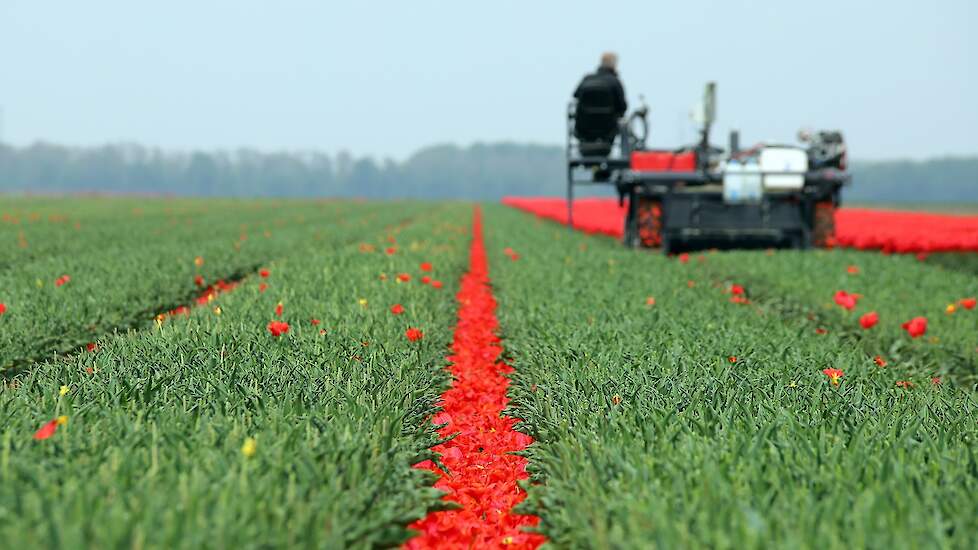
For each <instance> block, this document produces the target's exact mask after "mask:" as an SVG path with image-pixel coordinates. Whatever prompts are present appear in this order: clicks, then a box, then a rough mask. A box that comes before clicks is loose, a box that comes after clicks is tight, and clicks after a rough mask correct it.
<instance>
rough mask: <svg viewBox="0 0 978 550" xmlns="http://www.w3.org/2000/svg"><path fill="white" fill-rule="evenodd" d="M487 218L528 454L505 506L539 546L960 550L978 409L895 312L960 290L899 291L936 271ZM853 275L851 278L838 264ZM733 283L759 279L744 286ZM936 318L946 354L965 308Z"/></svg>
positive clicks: (972, 502)
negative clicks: (844, 300)
mask: <svg viewBox="0 0 978 550" xmlns="http://www.w3.org/2000/svg"><path fill="white" fill-rule="evenodd" d="M491 213H492V215H491V216H489V217H488V218H487V224H488V227H490V228H492V229H491V230H490V231H489V233H488V239H489V248H490V250H494V251H496V252H495V255H494V256H492V257H491V263H492V265H493V266H494V280H495V284H496V288H497V296H498V298H499V301H500V317H501V325H502V330H503V337H504V340H503V341H504V344H505V346H506V349H507V353H508V354H509V356H511V357H512V364H513V366H514V367H515V369H516V374H515V377H514V382H515V385H514V388H513V390H512V391H511V396H512V398H513V403H512V405H511V407H510V413H511V414H513V415H515V416H517V417H519V418H523V419H524V422H522V423H521V427H522V429H524V430H526V432H527V433H528V434H529V435H531V436H532V437H534V439H536V441H537V443H535V444H534V445H532V446H531V447H530V449H529V451H528V457H529V459H530V462H529V470H530V473H531V480H532V481H533V485H531V486H530V487H529V501H528V504H527V505H526V506H525V507H524V510H525V511H527V512H531V513H535V514H538V515H539V516H540V517H541V529H542V532H543V533H544V534H545V535H546V536H548V537H549V538H550V540H551V541H553V542H554V543H555V545H556V546H558V547H598V548H636V547H645V546H648V545H649V544H650V542H651V543H654V544H655V545H657V546H663V547H690V546H695V547H701V546H708V547H716V548H733V547H737V548H745V547H746V548H751V547H771V546H776V547H803V548H805V547H819V548H833V547H853V546H855V547H865V546H879V547H921V546H929V547H930V546H938V547H940V546H951V547H967V546H969V545H970V540H969V538H970V537H969V535H967V533H974V532H975V530H976V529H978V521H976V517H978V516H976V515H975V514H974V513H973V511H974V509H975V506H976V503H978V500H976V497H975V494H976V492H975V491H976V489H978V469H976V466H978V463H976V458H975V455H974V452H973V446H974V442H975V441H976V440H978V439H976V438H978V426H976V425H975V423H974V420H973V419H974V417H975V414H976V413H978V401H976V399H975V397H974V394H973V392H972V391H971V389H970V388H969V387H966V386H963V384H960V383H958V381H957V378H956V377H954V376H951V377H947V378H945V377H943V376H942V371H941V370H940V369H941V367H942V365H941V364H938V363H937V362H931V359H932V357H931V356H930V355H928V353H929V352H927V351H926V350H927V347H926V346H928V345H934V344H933V343H932V342H930V341H929V339H927V338H923V337H921V338H916V339H914V338H912V337H911V336H910V335H909V334H907V331H905V330H903V329H901V328H900V327H899V323H898V322H897V320H898V319H899V320H905V316H906V315H907V314H908V313H909V311H910V310H913V309H914V308H916V307H922V306H921V304H924V303H927V304H932V305H933V303H934V302H938V303H940V304H941V305H944V300H949V299H950V296H954V297H959V296H961V295H962V294H963V293H967V292H968V291H969V290H970V291H971V292H972V293H973V292H974V290H975V289H974V287H973V286H971V287H967V288H962V287H961V286H960V285H961V284H964V283H963V282H962V281H945V284H946V287H945V288H944V289H943V291H942V294H940V295H936V296H923V297H921V296H919V294H922V293H920V292H910V293H909V294H907V292H909V289H908V286H909V285H912V284H914V283H916V284H918V285H922V286H923V289H924V290H925V291H928V290H931V291H932V290H934V289H936V288H937V287H938V286H939V281H938V280H936V278H931V277H926V276H925V275H926V274H927V273H928V271H929V270H932V269H933V268H929V267H928V266H927V265H926V264H919V262H915V261H914V260H913V259H912V258H897V257H885V256H871V255H869V254H865V253H857V252H846V253H843V254H839V253H832V254H828V253H826V254H822V255H818V254H813V255H804V254H801V253H781V252H778V253H776V254H774V255H773V256H768V255H767V254H766V253H765V252H753V253H748V252H744V253H736V254H719V253H718V254H707V255H704V256H702V258H703V260H702V261H701V260H699V259H698V257H695V256H694V257H692V258H688V259H687V261H686V263H684V262H682V261H679V260H678V259H670V258H664V257H662V256H661V255H658V254H642V253H635V252H634V251H629V250H625V249H623V247H621V245H620V244H619V243H617V242H614V241H612V240H611V239H606V238H602V237H589V236H587V235H583V234H580V233H569V232H567V231H566V230H564V229H561V228H559V227H558V226H555V225H551V224H548V223H544V224H542V225H539V224H538V225H537V227H536V230H535V231H526V230H525V229H524V228H525V226H526V218H525V214H521V213H519V212H516V211H514V210H505V209H494V210H493V211H491ZM504 247H510V248H512V249H513V251H514V253H516V254H518V256H519V260H518V261H516V262H513V261H511V260H509V257H508V256H507V255H505V254H503V253H502V252H500V251H501V250H502V249H503V248H504ZM836 254H839V255H836ZM847 255H848V256H847ZM854 258H858V259H860V260H861V261H859V262H855V260H854ZM888 262H889V263H888ZM851 263H853V264H854V263H858V264H859V267H860V269H861V271H860V272H859V273H857V274H850V273H849V272H847V266H848V265H849V264H851ZM751 273H754V274H757V275H759V274H763V275H764V276H765V277H764V278H763V279H762V278H760V277H757V278H756V279H751V280H750V281H749V282H744V281H745V280H746V277H747V276H748V274H751ZM719 274H723V277H718V275H719ZM945 275H946V274H945ZM935 277H937V278H939V276H935ZM904 278H906V279H907V280H908V282H907V283H906V286H905V284H904V283H903V282H902V281H903V280H904ZM819 280H821V281H822V283H821V284H820V287H819V288H818V289H817V290H813V289H812V288H811V286H809V285H810V284H815V282H817V281H819ZM835 282H838V284H840V285H841V284H842V283H845V285H844V286H842V288H849V289H850V290H851V291H852V292H855V293H858V292H857V291H862V292H864V293H865V297H864V298H862V299H859V302H860V305H861V306H865V307H869V306H870V305H872V306H873V307H876V308H879V310H880V317H881V320H880V326H879V327H877V331H872V330H870V331H869V332H866V333H865V334H863V337H864V338H865V339H866V342H867V343H868V342H872V345H868V349H867V347H864V346H862V345H857V344H856V343H854V341H853V338H852V336H851V334H850V332H853V331H855V332H857V333H860V334H862V332H860V331H864V329H862V328H860V327H859V325H858V323H857V321H856V318H857V314H856V313H847V312H846V311H845V309H844V308H843V307H842V306H840V305H837V304H836V303H834V302H833V298H834V292H835V291H836V289H837V288H838V287H837V284H834V283H835ZM762 283H764V284H762ZM959 283H960V284H959ZM967 284H968V285H973V284H974V283H973V282H968V283H967ZM741 285H743V287H742V288H741ZM765 285H766V286H765ZM741 290H743V292H741ZM761 294H764V297H763V299H762V298H761V296H760V295H761ZM755 296H756V297H757V298H758V299H757V300H756V301H755ZM777 296H783V297H788V298H790V299H791V300H792V301H793V302H797V303H804V304H808V305H810V306H811V309H812V310H815V311H819V312H822V311H823V310H824V313H825V314H826V316H827V319H829V320H831V324H827V325H825V326H824V327H823V326H819V325H813V323H812V321H810V320H809V319H808V318H807V316H806V315H805V312H804V311H794V312H793V311H791V310H789V309H787V308H785V307H783V304H780V303H778V302H777V301H776V297H777ZM912 296H917V299H916V301H915V302H912V303H902V304H901V302H906V301H907V300H908V299H909V298H910V297H912ZM870 301H872V304H870V303H869V302H870ZM825 302H827V304H826V305H824V306H823V303H825ZM837 310H841V311H837ZM930 311H931V310H927V311H919V313H926V314H929V313H930ZM859 312H860V313H861V310H860V311H859ZM938 312H939V315H940V316H942V317H940V319H935V322H934V323H933V324H932V325H931V327H930V328H929V329H928V333H927V335H928V337H929V336H931V335H939V336H938V337H939V338H941V340H942V341H946V342H948V345H949V346H950V348H951V349H957V348H958V347H963V346H964V345H965V339H966V338H970V336H969V335H968V334H969V333H968V332H967V331H968V330H970V331H971V334H973V333H974V328H975V324H976V323H975V320H976V319H978V311H969V310H963V311H961V312H956V313H954V314H953V315H952V316H949V317H943V316H944V315H946V314H945V313H944V312H943V311H942V310H941V309H938ZM966 315H968V316H967V317H966ZM826 322H828V321H826ZM956 323H960V324H961V326H962V327H963V328H960V330H959V328H958V327H957V325H956ZM854 324H855V326H856V328H855V329H851V327H852V326H853V325H854ZM819 328H821V329H822V330H817V329H819ZM900 332H902V334H899V333H900ZM897 338H900V339H899V340H897ZM897 341H899V342H901V343H902V345H903V346H904V348H902V349H899V353H897V349H895V342H897ZM876 349H882V350H883V355H886V356H887V357H888V362H887V363H886V364H885V366H881V365H880V364H879V363H878V362H877V361H875V360H874V359H875V354H874V353H873V352H872V351H868V350H876ZM973 352H974V350H972V353H973ZM887 354H889V355H887ZM971 360H972V361H973V355H972V359H971Z"/></svg>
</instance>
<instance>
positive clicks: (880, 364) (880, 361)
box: [873, 355, 886, 367]
mask: <svg viewBox="0 0 978 550" xmlns="http://www.w3.org/2000/svg"><path fill="white" fill-rule="evenodd" d="M873 362H874V363H876V366H877V367H885V366H886V359H883V356H882V355H877V356H876V357H873Z"/></svg>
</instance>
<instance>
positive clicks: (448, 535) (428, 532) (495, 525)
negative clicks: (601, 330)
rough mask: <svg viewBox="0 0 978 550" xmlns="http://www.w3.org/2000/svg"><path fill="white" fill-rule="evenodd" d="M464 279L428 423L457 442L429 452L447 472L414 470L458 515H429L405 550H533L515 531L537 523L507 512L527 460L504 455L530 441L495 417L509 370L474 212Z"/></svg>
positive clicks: (536, 539) (526, 536)
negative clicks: (439, 402)
mask: <svg viewBox="0 0 978 550" xmlns="http://www.w3.org/2000/svg"><path fill="white" fill-rule="evenodd" d="M472 233H473V234H472V247H471V250H470V256H469V272H468V273H466V274H465V276H464V277H463V278H462V287H461V290H460V291H459V293H458V296H457V298H458V302H459V310H458V324H457V325H456V328H455V339H454V342H453V343H452V351H453V353H452V355H450V356H449V357H448V361H449V362H450V363H451V364H452V366H451V367H450V371H451V373H452V374H453V375H454V376H455V381H454V382H453V384H452V387H451V388H450V389H449V390H448V391H446V392H445V394H444V395H443V404H444V408H443V412H442V413H440V414H438V415H436V416H435V417H434V418H433V419H432V421H433V422H434V423H435V424H447V425H446V426H444V427H442V428H441V429H440V430H439V434H440V435H441V436H442V437H447V436H449V435H452V434H455V433H458V434H459V435H458V436H457V437H455V438H454V439H452V440H451V441H448V442H447V443H444V444H442V445H438V446H437V447H435V448H434V450H435V451H437V452H439V453H441V455H442V456H441V460H442V462H443V463H444V464H445V466H447V467H448V468H449V470H450V471H451V472H450V474H451V475H449V474H448V473H445V472H442V471H441V470H440V469H438V468H436V467H435V466H434V464H433V463H432V462H431V461H425V462H422V463H420V464H418V465H417V467H418V468H426V469H429V470H431V471H433V472H435V473H437V474H438V475H440V476H441V479H440V480H439V481H438V482H437V483H436V484H435V487H437V488H439V489H442V490H444V491H447V492H448V493H449V494H448V495H446V496H445V499H446V500H450V501H453V502H458V503H459V504H461V505H462V508H461V509H458V510H449V511H444V512H434V513H431V514H429V515H428V517H426V518H424V519H423V520H420V521H417V522H415V523H413V524H412V525H411V527H412V528H414V529H417V530H419V531H421V534H420V535H419V536H417V537H415V538H413V539H411V540H409V541H408V542H407V544H406V545H405V548H407V549H411V550H414V549H421V548H466V549H468V548H536V547H537V546H539V545H541V544H543V542H544V541H545V538H544V537H543V536H542V535H539V534H536V533H527V532H524V531H523V530H522V529H521V528H522V527H527V526H535V525H537V523H539V521H540V519H539V518H538V517H536V516H527V515H517V514H514V513H512V508H513V506H515V505H516V504H518V503H519V502H521V501H522V500H523V499H524V498H525V497H526V495H525V494H524V492H523V490H522V489H520V488H519V486H518V485H517V480H521V479H526V478H527V477H528V476H527V473H526V459H525V458H523V457H519V456H515V455H513V454H511V453H512V452H514V451H519V450H522V449H525V448H526V446H527V445H529V444H530V443H531V442H532V441H533V439H532V438H531V437H530V436H528V435H526V434H523V433H520V432H517V431H515V430H514V429H513V425H514V424H515V423H516V422H517V421H518V420H517V419H515V418H508V417H503V416H502V411H503V408H504V407H505V406H506V404H507V402H508V399H507V397H506V387H507V386H508V385H509V381H508V379H507V378H506V377H505V375H506V374H508V373H510V372H512V371H513V368H512V367H510V366H509V365H506V364H505V363H502V362H501V361H499V355H500V353H501V352H502V348H501V347H500V345H499V337H497V336H496V328H497V326H498V324H499V322H498V321H497V319H496V315H495V309H496V301H495V299H494V298H493V296H492V290H491V289H490V287H489V268H488V262H487V259H486V252H485V248H484V246H483V242H482V220H481V214H480V211H479V210H478V208H477V209H476V211H475V217H474V219H473V222H472Z"/></svg>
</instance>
